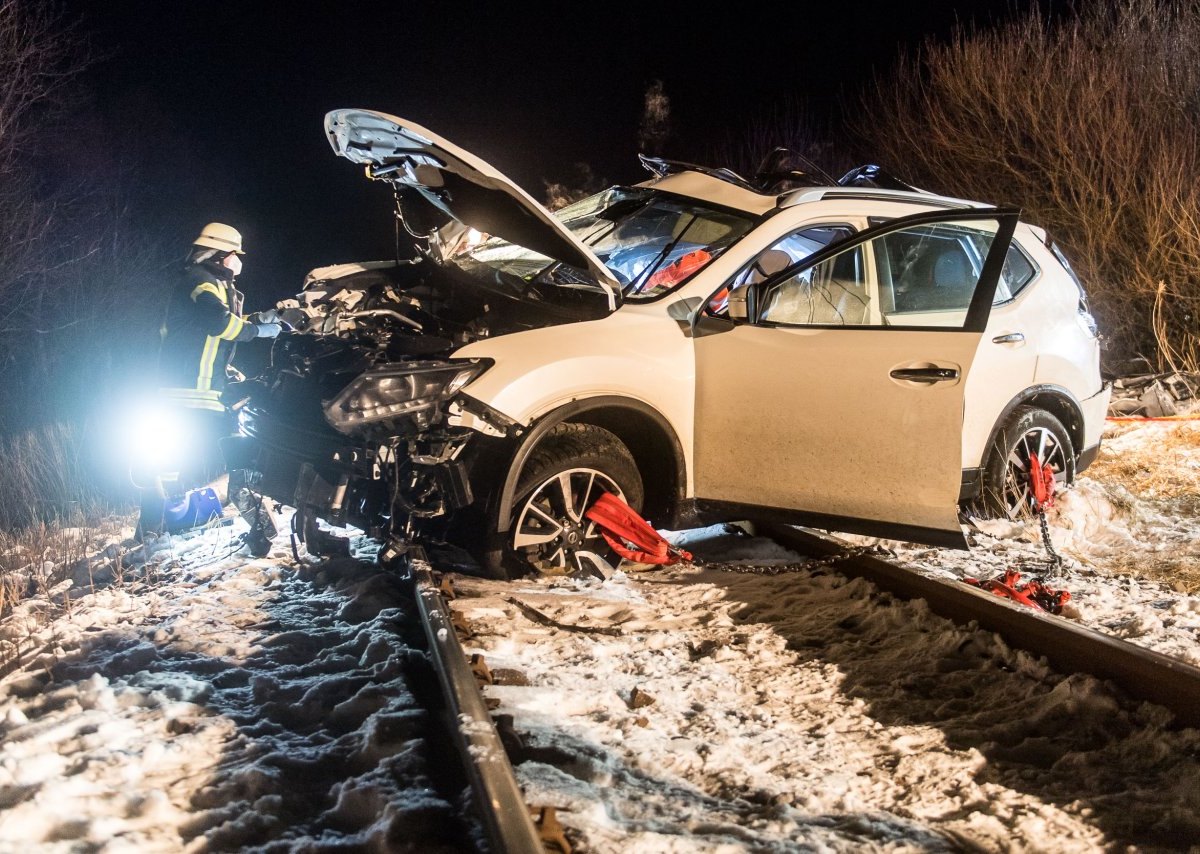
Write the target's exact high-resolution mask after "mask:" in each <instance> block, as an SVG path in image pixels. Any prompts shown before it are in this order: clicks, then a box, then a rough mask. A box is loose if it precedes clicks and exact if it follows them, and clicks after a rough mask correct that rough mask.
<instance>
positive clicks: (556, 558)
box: [506, 424, 643, 574]
mask: <svg viewBox="0 0 1200 854" xmlns="http://www.w3.org/2000/svg"><path fill="white" fill-rule="evenodd" d="M604 492H609V493H612V494H613V495H616V496H617V497H618V498H620V499H621V500H623V501H624V502H625V503H627V504H628V505H629V506H631V507H633V508H634V509H635V510H640V509H641V506H642V495H643V493H642V478H641V475H640V474H639V473H638V468H637V464H636V463H635V462H634V459H633V455H632V454H630V453H629V449H628V448H626V447H625V445H624V444H623V443H622V442H621V440H620V439H618V438H617V437H616V436H615V435H613V434H612V433H610V432H609V431H608V430H605V429H603V428H601V427H596V426H593V425H591V424H560V425H558V426H557V427H555V428H554V429H553V430H551V431H550V433H548V434H547V436H546V438H545V439H543V440H542V442H541V444H540V445H539V446H538V447H537V448H536V449H535V450H534V452H533V453H532V454H531V455H530V457H529V460H528V461H527V462H526V464H525V468H524V470H523V471H522V473H521V478H520V481H519V482H518V485H517V491H516V500H515V501H514V502H513V508H514V509H513V522H512V530H511V532H510V536H509V541H508V548H507V549H506V552H507V555H506V557H507V558H508V560H507V561H506V562H507V563H509V564H510V566H511V567H512V569H513V570H514V571H515V572H528V571H529V570H530V569H532V570H535V571H537V572H542V573H546V574H568V573H576V572H584V573H586V572H588V571H589V557H588V556H589V555H590V554H597V555H599V556H601V557H603V558H605V559H606V560H612V557H613V556H612V554H611V551H610V550H609V548H608V544H607V543H605V541H604V539H603V537H602V536H601V535H600V532H599V531H598V530H597V528H596V525H595V523H593V522H591V521H589V520H588V519H586V518H585V517H584V513H585V512H586V511H587V509H588V508H589V507H591V506H592V504H594V503H595V501H596V499H597V498H598V497H599V496H600V495H601V494H602V493H604Z"/></svg>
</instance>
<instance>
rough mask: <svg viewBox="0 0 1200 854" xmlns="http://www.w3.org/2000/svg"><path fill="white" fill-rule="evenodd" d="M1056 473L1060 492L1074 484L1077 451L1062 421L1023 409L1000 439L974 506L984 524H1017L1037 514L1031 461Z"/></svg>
mask: <svg viewBox="0 0 1200 854" xmlns="http://www.w3.org/2000/svg"><path fill="white" fill-rule="evenodd" d="M1034 456H1036V457H1037V459H1038V461H1039V462H1040V463H1041V464H1042V465H1046V464H1049V465H1050V468H1051V469H1052V470H1053V471H1054V481H1055V485H1056V487H1057V488H1058V489H1062V488H1063V487H1066V486H1068V485H1070V484H1071V483H1074V482H1075V446H1074V445H1073V444H1072V442H1071V437H1070V435H1069V434H1068V433H1067V428H1065V427H1064V426H1063V424H1062V422H1061V421H1059V420H1058V419H1057V418H1055V417H1054V416H1053V415H1051V414H1050V413H1049V412H1047V411H1046V410H1044V409H1038V408H1036V407H1033V406H1018V407H1017V408H1016V409H1015V410H1013V412H1012V414H1011V415H1010V416H1009V417H1008V420H1007V421H1005V422H1004V426H1003V427H1002V428H1001V429H1000V432H999V433H998V434H997V435H996V439H995V441H994V442H993V443H992V447H991V449H990V450H989V451H988V457H987V462H986V464H985V465H984V469H983V491H982V492H981V494H980V496H979V498H978V499H977V500H976V502H975V507H974V509H975V511H976V513H977V515H979V516H981V517H982V518H985V519H1018V518H1021V517H1025V516H1029V515H1032V514H1033V513H1034V512H1035V510H1036V508H1035V507H1034V502H1033V490H1032V486H1031V484H1030V477H1029V472H1030V459H1031V458H1032V457H1034Z"/></svg>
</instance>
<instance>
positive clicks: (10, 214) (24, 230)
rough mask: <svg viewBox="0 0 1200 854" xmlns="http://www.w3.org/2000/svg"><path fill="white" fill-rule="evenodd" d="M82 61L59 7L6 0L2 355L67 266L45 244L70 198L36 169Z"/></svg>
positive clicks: (0, 172)
mask: <svg viewBox="0 0 1200 854" xmlns="http://www.w3.org/2000/svg"><path fill="white" fill-rule="evenodd" d="M81 57H82V50H81V44H80V40H79V39H78V38H77V37H76V36H75V35H74V34H73V32H72V30H71V29H70V28H69V27H67V26H65V25H64V23H63V21H62V20H61V19H60V17H59V15H58V14H57V13H56V11H55V10H54V8H53V7H51V6H50V5H48V4H45V3H39V2H36V0H0V232H2V233H3V234H4V237H5V239H4V242H3V243H0V357H3V356H4V355H7V354H5V353H3V350H4V349H5V348H4V347H3V344H4V343H5V338H6V336H7V335H11V334H13V333H16V332H26V331H28V329H29V328H30V327H31V326H34V325H36V310H37V307H38V304H39V303H40V302H41V296H42V294H41V293H40V292H39V288H40V285H39V282H40V280H41V278H42V276H43V274H45V273H46V272H47V271H48V270H50V269H51V268H53V267H54V266H55V265H57V264H59V263H61V262H62V259H61V258H57V257H55V253H53V252H51V251H49V250H48V248H47V243H48V242H49V241H48V237H49V235H50V230H51V227H52V225H53V223H54V222H55V218H56V215H57V210H58V209H59V207H60V206H62V205H63V204H64V202H65V200H64V198H62V197H61V196H59V197H55V196H54V195H52V194H47V193H45V192H42V191H41V190H40V188H39V186H38V182H37V178H36V174H35V171H34V169H33V164H34V162H35V158H36V155H37V153H38V152H37V148H38V145H39V143H40V141H41V140H40V139H39V136H38V134H39V130H40V129H41V128H42V127H44V125H45V120H46V117H47V114H48V113H50V112H51V111H52V109H53V107H54V106H55V102H56V98H57V95H58V94H59V93H60V91H61V89H62V86H63V84H64V82H65V81H66V80H67V79H68V78H70V77H71V76H73V75H74V74H76V73H77V72H78V71H79V70H80V69H81V68H82V64H83V61H82V58H81Z"/></svg>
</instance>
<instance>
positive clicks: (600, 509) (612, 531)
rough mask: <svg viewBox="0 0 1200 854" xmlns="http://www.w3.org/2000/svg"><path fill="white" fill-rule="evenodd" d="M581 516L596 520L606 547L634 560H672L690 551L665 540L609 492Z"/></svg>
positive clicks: (681, 558) (687, 556)
mask: <svg viewBox="0 0 1200 854" xmlns="http://www.w3.org/2000/svg"><path fill="white" fill-rule="evenodd" d="M583 515H584V518H585V519H589V520H591V521H592V522H595V523H596V527H597V528H599V529H600V535H601V536H602V537H604V541H605V542H606V543H608V545H609V547H610V548H611V549H612V550H613V551H614V552H616V553H617V554H619V555H620V556H621V557H623V558H625V559H626V560H631V561H634V562H636V563H656V564H665V565H670V564H675V563H679V562H680V561H690V560H691V559H692V555H691V553H690V552H686V551H684V550H683V549H681V548H677V547H675V546H673V545H671V544H670V543H668V542H667V541H666V540H665V539H664V538H663V536H662V535H661V534H659V533H658V531H656V530H654V529H653V528H652V527H650V525H649V524H648V523H647V522H646V520H645V519H643V518H642V517H641V516H639V515H638V512H637V511H636V510H634V509H633V508H632V507H630V506H629V505H628V504H626V503H625V502H624V501H622V500H621V499H620V498H617V496H615V495H613V494H611V493H608V492H606V493H604V494H602V495H601V496H600V497H599V498H598V499H596V502H595V503H594V504H593V505H592V506H591V507H589V508H588V509H587V512H585V513H584V514H583Z"/></svg>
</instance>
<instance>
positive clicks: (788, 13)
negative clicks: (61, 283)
mask: <svg viewBox="0 0 1200 854" xmlns="http://www.w3.org/2000/svg"><path fill="white" fill-rule="evenodd" d="M1029 6H1030V4H1029V3H1028V2H1015V0H1013V2H1009V0H1003V2H985V0H977V2H958V3H952V2H946V0H931V2H925V3H922V4H909V3H889V4H878V5H876V4H871V3H852V2H843V3H837V2H821V3H806V2H794V3H790V4H770V8H766V7H765V6H758V5H757V4H746V3H737V4H727V5H726V6H724V7H722V8H723V11H722V12H721V13H719V14H702V13H700V12H698V11H697V9H696V8H695V7H691V6H687V5H675V4H661V3H644V4H628V5H615V6H614V5H609V4H586V3H579V4H554V5H545V6H536V5H524V4H515V5H514V4H504V3H475V2H460V3H436V4H434V3H426V4H422V3H399V2H374V3H363V2H338V3H332V2H330V3H260V2H249V0H241V2H237V1H236V0H206V2H203V3H198V2H182V0H109V2H105V3H103V4H101V3H92V2H88V3H76V4H73V5H68V6H67V7H66V13H67V17H68V18H69V19H73V20H75V21H76V25H77V26H78V28H79V31H80V32H81V33H82V34H83V35H84V36H85V37H86V39H87V41H88V44H89V47H90V52H91V55H92V57H93V60H92V62H91V64H90V66H89V67H88V68H87V70H86V71H85V72H84V74H83V77H82V79H81V80H80V81H79V83H80V84H81V87H80V88H81V91H84V92H85V93H86V95H85V100H86V110H87V111H89V112H90V113H91V115H92V116H93V118H92V119H91V121H95V122H99V123H101V124H102V125H103V126H104V127H105V129H106V134H107V137H106V138H109V139H111V138H113V136H116V137H117V138H120V139H122V140H123V142H122V143H121V145H120V146H119V148H120V150H119V151H115V152H97V154H96V161H97V163H98V164H99V165H100V167H101V168H110V169H111V168H120V169H121V170H122V174H123V175H124V176H126V177H125V180H127V181H128V182H129V185H130V186H129V192H128V194H127V196H128V200H129V201H128V204H129V205H130V206H131V207H132V208H133V209H134V210H133V221H134V222H136V221H137V214H138V212H139V211H138V208H139V207H141V208H144V209H145V214H146V216H148V217H158V219H159V220H160V221H161V220H162V216H163V212H164V211H169V213H170V217H169V218H170V221H171V222H172V223H178V228H181V229H183V231H182V232H181V233H179V234H177V235H175V237H174V240H175V242H176V243H177V244H178V251H179V252H180V253H182V251H183V250H184V248H185V247H186V244H187V243H188V242H190V240H191V239H192V237H194V234H195V232H196V231H197V230H198V229H199V227H200V226H201V225H203V224H204V223H205V222H207V221H209V220H219V221H224V222H228V223H230V224H232V225H235V226H237V227H238V228H240V229H241V230H242V231H243V233H244V235H245V239H246V245H247V250H248V255H247V257H246V261H247V265H246V270H245V273H244V274H243V276H242V279H241V282H242V285H243V287H244V289H245V290H246V291H247V292H248V294H249V298H248V303H249V308H250V309H256V308H262V307H265V306H266V305H267V304H268V303H269V302H271V301H273V300H274V299H276V298H279V297H282V296H286V295H288V294H291V293H293V292H295V291H296V290H298V289H299V286H300V282H301V280H302V277H303V275H304V273H305V272H306V271H307V270H308V269H309V268H311V267H314V266H318V265H321V264H327V263H334V262H339V261H348V260H365V259H370V258H380V257H388V256H389V255H390V254H391V252H392V246H393V231H392V229H393V226H392V220H391V215H390V197H389V195H388V192H387V191H386V188H384V187H382V186H372V185H371V184H369V182H367V181H365V180H363V178H362V177H361V175H360V174H359V173H358V172H357V170H356V169H355V168H354V167H353V166H351V165H350V164H349V163H346V162H345V161H342V160H340V159H338V158H336V157H335V156H334V155H333V154H332V152H331V150H330V148H329V146H328V144H327V143H326V141H325V138H324V134H323V132H322V119H323V116H324V114H325V112H326V111H328V110H330V109H333V108H336V107H349V106H353V107H367V108H372V109H379V110H383V111H386V112H391V113H394V114H396V115H400V116H403V117H405V118H408V119H411V120H413V121H415V122H417V123H419V124H423V125H425V126H426V127H428V128H430V129H431V130H433V131H435V132H437V133H439V134H441V135H442V136H444V137H447V138H448V139H450V140H451V141H453V142H455V143H457V144H459V145H461V146H462V147H464V148H467V149H468V150H470V151H472V152H473V153H475V154H477V155H479V156H481V157H483V158H484V159H485V160H488V161H490V162H491V163H493V164H494V165H495V166H497V167H498V168H499V169H501V170H502V171H504V172H505V173H507V174H508V175H509V176H510V177H512V178H513V179H514V180H515V181H516V182H517V183H519V184H520V185H521V186H523V187H524V188H525V189H526V190H528V191H529V192H531V193H532V194H533V195H534V196H535V197H537V198H543V197H544V195H545V188H544V181H545V180H569V179H570V176H571V175H572V174H573V173H574V164H576V163H579V162H584V163H587V164H588V165H589V167H590V168H591V169H592V171H593V172H594V173H595V174H596V175H597V176H598V177H602V178H604V179H605V180H606V183H618V182H635V181H640V180H642V179H643V178H644V177H646V175H645V173H644V172H643V171H642V170H641V167H640V166H639V165H638V163H637V159H636V154H637V151H638V127H639V122H640V121H641V117H642V109H643V99H644V95H645V92H646V89H647V87H648V86H649V85H650V84H651V83H653V81H655V80H661V81H662V82H663V84H664V86H665V91H666V94H667V95H668V97H669V98H670V104H671V127H672V136H671V138H670V139H669V141H668V142H667V144H666V146H665V153H666V154H667V155H668V156H672V157H677V158H680V159H693V158H699V157H701V156H703V153H704V152H705V151H706V149H709V148H711V146H712V145H713V144H717V143H720V142H721V141H722V140H726V139H730V138H736V137H737V135H738V134H739V133H742V132H743V130H744V128H745V127H746V126H747V124H748V123H750V122H753V121H754V120H755V119H756V118H757V119H762V118H763V117H765V116H767V115H769V114H771V112H772V111H774V110H777V109H778V108H779V106H780V105H781V104H784V103H792V104H796V103H800V104H803V106H804V109H805V110H806V111H808V112H809V113H811V114H812V115H814V116H815V117H817V118H818V119H820V120H822V121H825V122H830V123H833V124H836V122H837V120H838V118H839V117H840V111H841V110H843V109H853V106H851V105H853V103H854V96H855V93H856V92H857V91H859V90H860V89H861V87H863V86H866V85H869V84H870V80H871V79H872V75H874V74H877V73H883V72H885V71H886V70H887V68H888V67H889V66H890V65H891V64H892V63H893V62H894V61H895V59H896V58H897V56H898V55H899V52H900V51H901V50H902V49H907V50H909V51H912V50H915V49H916V48H917V47H918V46H919V45H920V43H921V42H922V41H923V40H924V39H925V38H929V37H932V38H944V37H946V36H947V35H948V34H949V33H950V32H952V30H953V28H954V27H955V26H958V25H962V24H970V23H971V22H974V23H977V24H979V25H981V26H986V25H989V24H994V23H997V22H1000V21H1003V20H1007V19H1008V18H1010V17H1012V16H1013V15H1014V14H1016V13H1017V12H1020V11H1023V10H1026V9H1028V8H1029ZM1044 8H1045V7H1044ZM114 128H115V129H116V130H115V131H114V130H113V129H114ZM76 143H77V144H79V145H82V146H86V145H87V144H88V141H87V133H86V129H82V128H81V131H80V138H79V139H78V140H76ZM68 144H75V143H70V142H68ZM893 169H895V171H896V172H897V173H898V174H901V175H902V174H903V169H902V168H897V167H895V166H893ZM159 239H162V238H161V237H160V238H159Z"/></svg>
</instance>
